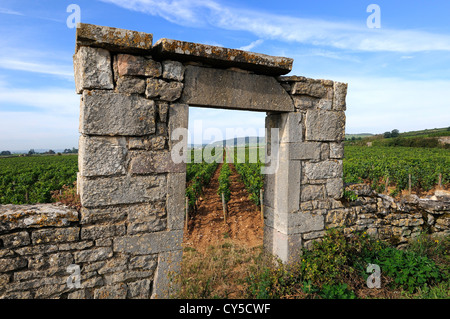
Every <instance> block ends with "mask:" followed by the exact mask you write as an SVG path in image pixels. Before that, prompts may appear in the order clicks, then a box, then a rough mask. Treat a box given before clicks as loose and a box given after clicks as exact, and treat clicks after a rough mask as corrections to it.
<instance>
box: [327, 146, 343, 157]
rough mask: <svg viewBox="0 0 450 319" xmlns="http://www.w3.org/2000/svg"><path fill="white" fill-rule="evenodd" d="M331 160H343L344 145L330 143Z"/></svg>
mask: <svg viewBox="0 0 450 319" xmlns="http://www.w3.org/2000/svg"><path fill="white" fill-rule="evenodd" d="M330 158H336V159H342V158H344V144H343V143H330Z"/></svg>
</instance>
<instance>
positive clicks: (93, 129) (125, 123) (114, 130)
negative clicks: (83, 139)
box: [80, 91, 156, 136]
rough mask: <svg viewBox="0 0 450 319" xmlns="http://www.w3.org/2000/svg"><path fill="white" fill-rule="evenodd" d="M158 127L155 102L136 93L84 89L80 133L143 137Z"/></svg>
mask: <svg viewBox="0 0 450 319" xmlns="http://www.w3.org/2000/svg"><path fill="white" fill-rule="evenodd" d="M155 130H156V129H155V102H154V101H151V100H147V99H146V98H143V97H141V96H139V95H133V94H132V95H126V94H122V93H108V94H106V93H105V94H104V93H102V92H101V91H84V92H83V97H82V102H81V114H80V133H83V134H88V135H90V134H92V135H124V136H130V135H131V136H133V135H134V136H136V135H137V136H142V135H148V134H152V133H155Z"/></svg>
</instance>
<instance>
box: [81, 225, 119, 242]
mask: <svg viewBox="0 0 450 319" xmlns="http://www.w3.org/2000/svg"><path fill="white" fill-rule="evenodd" d="M125 232H126V228H125V223H121V224H112V225H93V226H85V227H82V228H81V239H83V240H96V239H99V238H108V237H114V236H123V235H125Z"/></svg>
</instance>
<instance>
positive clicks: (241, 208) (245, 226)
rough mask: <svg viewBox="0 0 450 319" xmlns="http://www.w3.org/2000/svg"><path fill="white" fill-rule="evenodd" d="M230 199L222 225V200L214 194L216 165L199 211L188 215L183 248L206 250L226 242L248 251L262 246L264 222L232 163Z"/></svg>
mask: <svg viewBox="0 0 450 319" xmlns="http://www.w3.org/2000/svg"><path fill="white" fill-rule="evenodd" d="M229 165H230V168H231V171H232V174H231V176H230V182H231V186H230V190H231V199H230V201H229V202H228V215H227V223H226V224H225V223H224V218H223V210H222V200H221V197H220V196H219V195H218V194H217V189H218V187H219V182H218V177H219V173H220V169H221V167H222V164H219V166H218V168H217V170H216V172H215V173H214V176H213V177H212V179H211V182H210V183H209V185H207V186H206V188H205V189H204V193H203V196H202V197H201V198H200V199H199V205H198V211H197V212H196V213H195V215H194V213H193V212H190V214H191V216H190V218H189V223H188V231H187V232H186V231H185V234H184V240H183V246H184V247H192V248H195V249H196V250H198V251H205V250H206V249H207V248H208V247H209V246H210V245H217V244H221V243H224V242H225V241H229V240H232V241H233V242H236V243H239V244H240V245H245V246H247V247H249V248H251V247H255V246H260V245H262V241H263V223H262V220H261V214H260V208H259V207H258V206H256V205H255V204H254V203H253V201H251V200H250V199H249V193H248V192H247V190H246V189H245V186H244V184H243V183H242V181H241V179H240V176H239V174H238V173H237V171H236V169H235V167H234V165H233V164H229Z"/></svg>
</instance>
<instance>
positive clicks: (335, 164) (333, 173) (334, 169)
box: [305, 160, 343, 179]
mask: <svg viewBox="0 0 450 319" xmlns="http://www.w3.org/2000/svg"><path fill="white" fill-rule="evenodd" d="M342 173H343V168H342V160H329V161H322V162H318V163H311V162H307V163H305V176H306V177H307V178H308V179H327V178H338V177H339V178H342Z"/></svg>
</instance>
